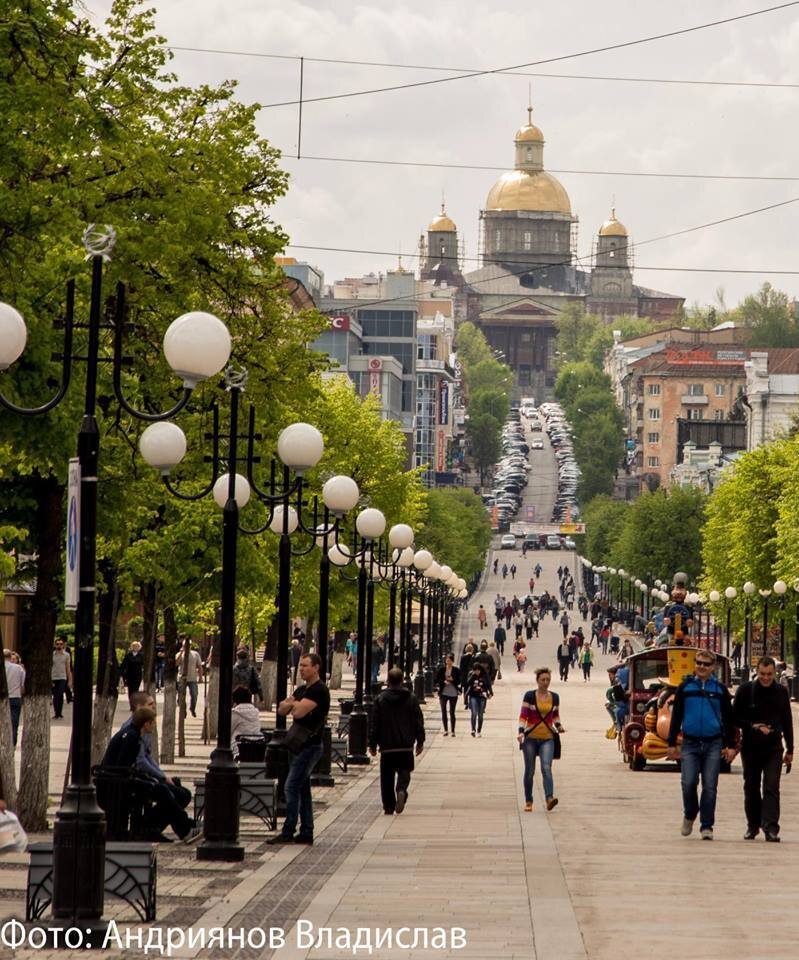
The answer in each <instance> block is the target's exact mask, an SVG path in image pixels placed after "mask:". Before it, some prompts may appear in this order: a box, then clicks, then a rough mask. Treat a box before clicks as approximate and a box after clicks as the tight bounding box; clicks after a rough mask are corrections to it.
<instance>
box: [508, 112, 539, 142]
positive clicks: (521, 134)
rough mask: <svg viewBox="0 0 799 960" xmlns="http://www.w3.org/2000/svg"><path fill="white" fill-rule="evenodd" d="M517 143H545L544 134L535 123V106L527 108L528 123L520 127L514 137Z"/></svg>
mask: <svg viewBox="0 0 799 960" xmlns="http://www.w3.org/2000/svg"><path fill="white" fill-rule="evenodd" d="M513 139H514V141H515V142H516V143H543V142H544V134H543V133H542V132H541V131H540V130H539V129H538V127H537V126H536V125H535V124H534V123H533V108H532V107H528V108H527V123H526V124H525V125H524V126H523V127H519V129H518V130H517V131H516V136H515V137H514V138H513Z"/></svg>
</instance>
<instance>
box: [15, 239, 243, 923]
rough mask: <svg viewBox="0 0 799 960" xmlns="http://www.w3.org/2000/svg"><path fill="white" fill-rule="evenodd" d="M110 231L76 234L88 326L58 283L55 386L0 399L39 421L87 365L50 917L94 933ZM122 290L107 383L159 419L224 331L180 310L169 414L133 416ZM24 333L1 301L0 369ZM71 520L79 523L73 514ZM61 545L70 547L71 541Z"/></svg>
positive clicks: (101, 833) (209, 364) (221, 353)
mask: <svg viewBox="0 0 799 960" xmlns="http://www.w3.org/2000/svg"><path fill="white" fill-rule="evenodd" d="M115 240H116V235H115V233H114V231H113V229H111V228H110V227H105V228H104V230H97V229H95V227H94V224H92V225H91V226H90V227H89V228H88V229H87V230H86V231H85V232H84V235H83V245H84V248H85V250H86V253H87V259H90V260H91V262H92V285H91V300H90V307H89V322H88V325H80V324H76V323H75V320H74V305H75V284H74V281H70V282H69V284H68V286H67V306H66V316H65V323H64V349H63V354H62V375H61V385H60V387H59V388H58V389H57V391H56V393H55V395H54V396H53V397H52V399H50V400H49V401H47V402H46V403H44V404H42V405H41V406H38V407H34V408H27V407H22V406H19V405H17V404H16V403H12V402H11V401H10V400H8V399H6V398H5V397H3V396H0V405H2V406H3V407H5V409H6V410H8V411H10V412H11V413H14V414H18V415H21V416H31V417H32V416H39V415H43V414H46V413H48V412H49V411H50V410H53V409H55V407H57V406H58V405H59V404H60V403H61V402H62V400H63V399H64V397H65V396H66V394H67V390H68V388H69V383H70V376H71V372H72V364H73V363H76V362H78V361H81V362H85V363H86V381H85V386H84V405H83V418H82V420H81V424H80V429H79V432H78V443H77V453H78V456H77V461H78V470H79V474H80V501H79V502H80V506H79V507H78V508H77V511H76V515H75V517H74V518H73V517H70V521H71V528H70V529H71V532H74V534H75V536H77V537H78V543H77V544H76V545H75V546H76V548H77V549H76V556H77V576H78V600H77V606H76V615H75V664H74V671H73V673H74V676H73V692H74V706H73V715H72V735H71V742H70V751H71V754H72V766H71V776H70V783H69V785H68V787H67V789H66V792H65V795H64V801H63V803H62V805H61V807H60V808H59V810H58V813H57V814H56V820H55V825H54V828H53V898H52V914H53V917H54V918H55V919H57V920H69V921H70V922H71V923H72V924H73V925H75V926H78V925H80V926H81V927H83V928H84V929H86V930H87V931H88V930H90V929H92V928H97V929H98V930H101V929H102V928H103V926H104V925H103V924H102V920H101V918H102V915H103V900H104V884H103V877H104V875H105V817H104V815H103V812H102V810H100V808H99V807H98V806H97V798H96V794H95V790H94V785H93V784H92V779H91V727H92V670H93V661H94V623H95V596H96V540H97V476H98V468H99V459H100V431H99V427H98V423H97V388H98V383H97V380H98V376H97V374H98V369H99V364H100V363H101V362H106V361H107V359H108V358H105V357H101V356H100V332H101V329H102V328H103V324H102V323H101V313H102V307H103V300H102V273H103V264H104V263H105V262H106V261H108V260H110V259H111V254H112V252H113V248H114V244H115ZM124 293H125V291H124V287H123V286H122V285H121V284H119V285H118V286H117V289H116V310H115V318H114V323H113V328H114V352H113V357H112V358H110V360H111V363H112V369H113V387H114V394H115V397H116V400H117V402H118V403H119V405H120V406H121V407H122V409H123V410H124V411H126V412H127V413H128V414H130V415H132V416H133V417H135V418H136V419H139V420H144V421H151V422H154V421H157V420H166V419H169V418H170V417H173V416H174V415H175V414H177V413H178V412H179V411H180V410H182V409H183V407H185V405H186V404H187V402H188V400H189V397H190V396H191V393H192V390H193V389H194V387H195V386H196V385H197V383H199V382H200V381H201V380H204V379H206V378H207V377H210V376H214V375H215V374H216V373H218V372H219V370H221V369H222V367H224V365H225V363H227V359H228V356H229V354H230V334H229V333H228V331H227V328H226V327H225V326H224V324H223V323H222V322H221V321H220V320H218V319H217V318H216V317H214V316H212V315H211V314H207V313H200V312H195V313H187V314H184V315H183V316H182V317H179V318H178V319H177V320H176V321H174V323H172V324H171V325H170V327H169V329H168V330H167V333H166V335H165V337H164V352H165V354H166V358H167V361H168V362H169V364H170V366H171V367H172V368H173V370H174V371H175V373H177V374H178V375H179V376H181V377H182V378H183V393H182V396H181V398H180V399H179V400H178V401H177V402H176V403H175V404H174V405H173V406H172V408H171V409H170V410H167V411H165V412H164V413H159V414H149V413H143V412H141V411H138V410H135V409H134V408H133V407H131V405H130V404H129V403H128V402H127V401H126V400H125V398H124V396H123V394H122V385H121V369H122V365H123V357H122V333H123V323H124V316H125V299H124ZM81 327H83V328H84V329H87V331H88V333H87V344H86V353H85V355H83V356H79V355H77V354H73V333H74V330H75V329H80V328H81ZM26 340H27V330H26V327H25V322H24V320H23V319H22V317H21V315H20V314H19V313H18V312H17V311H16V310H15V309H14V308H13V307H11V306H9V305H8V304H0V371H4V370H6V369H7V368H8V367H9V366H10V365H11V364H13V363H14V362H15V361H16V360H17V359H18V358H19V357H20V356H21V354H22V352H23V350H24V348H25V343H26ZM77 514H79V523H78V516H77ZM70 549H72V546H71V545H70Z"/></svg>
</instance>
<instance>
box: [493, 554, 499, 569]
mask: <svg viewBox="0 0 799 960" xmlns="http://www.w3.org/2000/svg"><path fill="white" fill-rule="evenodd" d="M498 564H499V557H494V573H496V572H497V565H498Z"/></svg>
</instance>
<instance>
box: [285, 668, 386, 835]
mask: <svg viewBox="0 0 799 960" xmlns="http://www.w3.org/2000/svg"><path fill="white" fill-rule="evenodd" d="M321 665H322V661H321V659H320V657H319V655H318V654H316V653H306V654H305V655H304V656H303V657H302V658H301V660H300V679H301V680H302V684H301V685H300V686H299V687H297V689H296V690H295V691H294V693H293V694H291V696H288V697H286V699H285V700H283V701H282V703H280V704H279V706H278V708H277V712H278V713H279V714H280V715H281V716H282V717H285V716H287V715H288V714H291V716H292V719H293V721H294V723H293V725H292V729H293V728H294V726H295V725H296V726H298V727H300V729H301V730H302V731H303V733H302V736H306V734H305V731H307V732H308V733H307V739H305V742H304V743H303V744H302V745H301V746H300V747H299V750H298V751H297V752H296V753H293V755H292V757H291V766H290V767H289V774H288V776H287V777H286V787H285V791H286V819H285V820H284V821H283V829H282V830H281V832H280V833H279V834H278V835H277V836H276V837H271V838H270V839H269V840H267V841H266V842H267V843H269V844H277V843H306V844H312V843H313V801H312V798H311V774H312V773H313V770H314V767H315V766H316V764H317V763H318V762H319V758H320V757H321V756H322V730H323V729H324V726H325V720H326V719H327V714H328V712H329V711H330V691H329V690H328V689H327V686H326V685H325V684H324V682H323V681H322V680H321V679H320V677H319V668H320V667H321ZM399 673H400V676H402V672H401V671H399ZM298 740H299V737H298ZM298 820H299V823H300V832H299V833H298V834H297V836H296V837H295V836H294V831H295V829H296V827H297V821H298Z"/></svg>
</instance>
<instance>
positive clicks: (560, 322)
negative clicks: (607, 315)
mask: <svg viewBox="0 0 799 960" xmlns="http://www.w3.org/2000/svg"><path fill="white" fill-rule="evenodd" d="M555 326H556V328H557V331H558V335H557V341H556V347H557V351H558V354H559V355H560V362H561V364H563V363H573V362H576V361H579V360H584V359H585V357H586V350H587V347H588V344H589V342H590V341H591V340H592V338H593V337H594V336H595V335H596V334H598V333H599V332H600V331H601V330H603V329H605V324H604V323H603V322H602V318H601V317H597V316H594V314H591V313H586V312H585V307H584V306H583V304H581V303H569V304H567V305H566V306H565V307H564V308H563V309H562V310H561V311H560V313H558V315H557V317H556V319H555ZM612 342H613V338H612V337H611V343H612Z"/></svg>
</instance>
